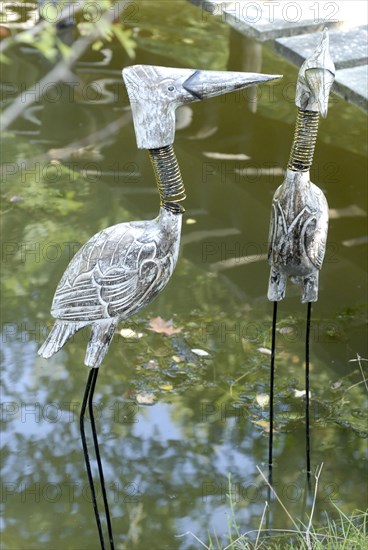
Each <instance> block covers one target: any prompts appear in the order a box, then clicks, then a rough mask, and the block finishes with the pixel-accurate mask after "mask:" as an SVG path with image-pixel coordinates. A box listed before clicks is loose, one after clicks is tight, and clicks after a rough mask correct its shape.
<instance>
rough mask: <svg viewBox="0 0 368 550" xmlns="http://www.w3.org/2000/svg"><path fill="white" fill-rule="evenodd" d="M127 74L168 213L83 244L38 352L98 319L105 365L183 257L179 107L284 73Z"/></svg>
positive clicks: (95, 329) (138, 68)
mask: <svg viewBox="0 0 368 550" xmlns="http://www.w3.org/2000/svg"><path fill="white" fill-rule="evenodd" d="M123 78H124V81H125V84H126V87H127V91H128V95H129V98H130V103H131V107H132V113H133V121H134V127H135V132H136V138H137V145H138V147H139V148H146V149H148V150H149V155H150V158H151V161H152V166H153V169H154V173H155V176H156V184H157V189H158V193H159V196H160V205H161V207H160V213H159V216H158V218H156V219H155V220H152V221H141V222H139V221H138V222H131V223H123V224H118V225H115V226H113V227H109V228H108V229H104V230H102V231H100V232H99V233H97V234H96V235H95V236H94V237H92V238H91V239H90V240H89V241H88V242H87V243H86V244H85V245H84V246H83V247H82V248H81V250H80V251H79V252H78V253H77V254H76V256H75V257H74V258H73V259H72V261H71V262H70V264H69V266H68V267H67V269H66V271H65V273H64V275H63V277H62V279H61V281H60V283H59V285H58V287H57V289H56V293H55V297H54V300H53V304H52V309H51V314H52V315H53V316H54V317H55V318H56V322H55V325H54V327H53V328H52V330H51V332H50V334H49V335H48V337H47V339H46V341H45V342H44V344H43V345H42V346H41V348H40V349H39V351H38V353H39V355H42V356H43V357H51V355H53V354H54V353H56V352H57V351H58V350H59V349H60V348H61V347H62V346H63V345H64V344H65V343H66V342H67V340H68V339H69V338H70V337H71V336H72V335H73V334H74V333H75V332H76V331H78V330H80V329H81V328H83V327H85V326H86V325H92V331H91V338H90V340H89V342H88V345H87V351H86V358H85V364H86V365H87V366H89V367H94V368H97V367H99V366H100V364H101V362H102V360H103V358H104V356H105V354H106V352H107V350H108V347H109V344H110V342H111V339H112V337H113V335H114V332H115V327H116V325H117V324H118V323H119V321H121V320H122V319H126V318H127V317H130V316H131V315H133V314H134V313H136V312H137V311H139V310H140V309H142V308H143V307H144V306H145V305H147V304H148V303H150V302H151V301H152V300H153V299H154V298H155V297H156V296H157V294H158V293H159V292H160V291H161V290H162V289H163V288H164V287H165V286H166V284H167V282H168V281H169V279H170V277H171V275H172V272H173V270H174V267H175V264H176V261H177V259H178V253H179V245H180V230H181V220H182V214H183V212H184V208H183V207H182V205H181V202H182V201H183V200H184V199H185V190H184V185H183V181H182V177H181V174H180V169H179V165H178V163H177V159H176V156H175V153H174V150H173V148H172V143H173V141H174V135H175V116H174V113H175V109H176V108H177V107H178V106H180V105H184V104H186V103H188V102H193V101H199V100H202V99H205V98H206V97H212V96H215V95H220V94H223V93H226V92H230V91H232V90H236V89H242V88H246V87H248V86H252V85H255V84H258V83H261V82H267V81H269V80H273V79H274V78H279V77H278V76H273V75H260V74H255V73H228V72H221V71H195V70H193V69H175V68H172V67H152V66H147V65H135V66H132V67H127V68H125V69H124V71H123Z"/></svg>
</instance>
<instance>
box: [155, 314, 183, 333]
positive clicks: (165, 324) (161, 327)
mask: <svg viewBox="0 0 368 550" xmlns="http://www.w3.org/2000/svg"><path fill="white" fill-rule="evenodd" d="M149 329H150V330H152V331H153V332H159V333H160V334H167V335H168V336H171V334H177V333H178V332H181V331H182V327H178V328H174V327H173V321H172V319H170V320H169V321H165V320H164V319H162V317H155V318H154V319H151V320H150V322H149Z"/></svg>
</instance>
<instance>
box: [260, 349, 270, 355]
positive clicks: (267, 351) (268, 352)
mask: <svg viewBox="0 0 368 550" xmlns="http://www.w3.org/2000/svg"><path fill="white" fill-rule="evenodd" d="M257 351H259V353H264V354H265V355H271V350H270V349H268V348H257Z"/></svg>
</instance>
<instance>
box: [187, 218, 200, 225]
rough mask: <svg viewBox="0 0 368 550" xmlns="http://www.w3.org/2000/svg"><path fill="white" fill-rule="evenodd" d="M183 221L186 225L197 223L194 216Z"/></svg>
mask: <svg viewBox="0 0 368 550" xmlns="http://www.w3.org/2000/svg"><path fill="white" fill-rule="evenodd" d="M185 223H186V224H187V225H193V224H195V223H197V220H195V219H194V218H187V219H186V221H185Z"/></svg>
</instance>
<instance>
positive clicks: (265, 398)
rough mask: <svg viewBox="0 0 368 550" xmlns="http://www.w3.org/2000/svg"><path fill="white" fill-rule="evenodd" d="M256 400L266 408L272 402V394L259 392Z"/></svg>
mask: <svg viewBox="0 0 368 550" xmlns="http://www.w3.org/2000/svg"><path fill="white" fill-rule="evenodd" d="M256 401H257V403H258V405H259V406H260V407H262V409H264V407H267V405H268V404H269V402H270V396H269V395H268V394H267V393H257V395H256Z"/></svg>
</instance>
